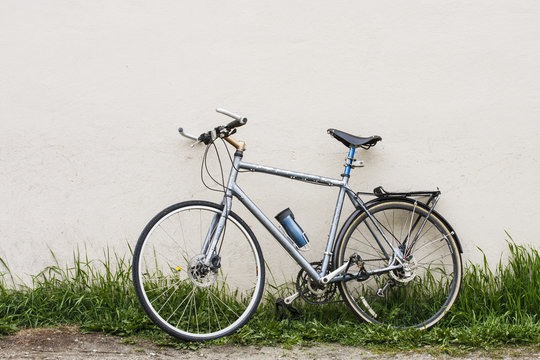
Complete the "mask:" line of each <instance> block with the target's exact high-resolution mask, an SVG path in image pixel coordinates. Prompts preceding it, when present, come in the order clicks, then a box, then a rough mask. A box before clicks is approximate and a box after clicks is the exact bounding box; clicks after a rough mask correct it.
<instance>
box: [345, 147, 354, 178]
mask: <svg viewBox="0 0 540 360" xmlns="http://www.w3.org/2000/svg"><path fill="white" fill-rule="evenodd" d="M354 151H355V148H354V147H352V146H351V147H350V148H349V155H347V160H346V161H345V172H344V173H343V176H347V177H348V176H350V175H351V165H352V162H353V161H354Z"/></svg>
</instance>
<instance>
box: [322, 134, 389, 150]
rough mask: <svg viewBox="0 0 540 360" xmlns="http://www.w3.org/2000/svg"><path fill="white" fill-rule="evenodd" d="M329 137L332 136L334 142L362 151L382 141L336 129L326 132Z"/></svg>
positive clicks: (378, 137)
mask: <svg viewBox="0 0 540 360" xmlns="http://www.w3.org/2000/svg"><path fill="white" fill-rule="evenodd" d="M327 131H328V133H329V134H330V135H332V136H333V137H334V138H335V139H336V140H338V141H339V142H341V143H342V144H343V145H345V146H346V147H353V148H357V147H361V148H362V149H366V150H367V149H369V148H370V147H372V146H375V144H377V143H378V142H379V141H381V140H382V138H381V137H380V136H377V135H375V136H370V137H360V136H354V135H351V134H347V133H346V132H343V131H339V130H336V129H328V130H327Z"/></svg>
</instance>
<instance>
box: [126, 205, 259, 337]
mask: <svg viewBox="0 0 540 360" xmlns="http://www.w3.org/2000/svg"><path fill="white" fill-rule="evenodd" d="M222 208H223V207H222V206H220V205H217V204H214V203H209V202H205V201H187V202H183V203H179V204H176V205H173V206H171V207H169V208H167V209H165V210H163V211H162V212H161V213H159V214H158V215H156V216H155V217H154V218H153V219H152V220H151V221H150V223H149V224H148V225H147V226H146V228H145V229H144V231H143V232H142V234H141V236H140V238H139V241H138V243H137V246H136V248H135V252H134V258H133V283H134V286H135V292H136V293H137V297H138V298H139V301H140V302H141V305H142V306H143V308H144V310H145V311H146V313H147V314H148V316H149V317H150V318H151V319H152V321H154V323H156V324H157V325H158V326H159V327H160V328H161V329H163V330H165V331H166V332H167V333H169V334H170V335H173V336H175V337H178V338H181V339H184V340H188V341H201V340H210V339H215V338H218V337H221V336H226V335H229V334H231V333H233V332H234V331H236V330H237V329H238V328H240V327H241V326H243V325H244V324H245V323H246V322H247V321H248V320H249V318H250V317H251V316H252V315H253V313H254V312H255V310H256V308H257V306H258V305H259V302H260V300H261V297H262V293H263V290H264V260H263V256H262V253H261V249H260V247H259V244H258V242H257V239H256V238H255V235H254V234H253V233H252V231H251V230H250V228H249V227H248V226H247V225H246V224H245V223H244V221H243V220H242V219H240V217H238V215H236V214H234V213H233V212H231V213H230V215H229V217H228V219H227V223H226V224H227V226H226V228H225V229H224V231H223V233H222V235H221V239H220V241H219V243H218V245H217V248H216V254H215V256H214V258H213V259H212V265H211V266H205V265H204V263H203V259H204V257H205V256H204V255H203V254H201V251H202V247H203V242H204V240H205V238H206V236H207V234H208V232H209V229H210V228H211V226H212V224H215V221H214V222H213V220H214V219H217V218H219V216H220V215H221V212H222Z"/></svg>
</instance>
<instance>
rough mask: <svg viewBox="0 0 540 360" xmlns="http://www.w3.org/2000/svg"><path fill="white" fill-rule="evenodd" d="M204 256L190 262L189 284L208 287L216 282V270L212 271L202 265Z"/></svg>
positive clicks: (196, 257)
mask: <svg viewBox="0 0 540 360" xmlns="http://www.w3.org/2000/svg"><path fill="white" fill-rule="evenodd" d="M205 258H206V255H204V254H200V255H197V256H195V257H194V258H193V259H191V260H190V262H189V265H188V270H187V273H188V276H189V279H190V280H191V282H193V283H194V284H195V285H196V286H199V287H208V286H210V285H212V284H213V283H215V282H216V279H217V269H212V268H211V267H210V266H207V265H205V264H204V259H205Z"/></svg>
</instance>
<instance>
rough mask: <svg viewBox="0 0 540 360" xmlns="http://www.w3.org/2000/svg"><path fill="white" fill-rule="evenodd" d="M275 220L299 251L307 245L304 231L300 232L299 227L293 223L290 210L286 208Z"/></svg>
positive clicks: (307, 240) (307, 241)
mask: <svg viewBox="0 0 540 360" xmlns="http://www.w3.org/2000/svg"><path fill="white" fill-rule="evenodd" d="M276 220H277V221H278V222H279V223H280V224H281V226H283V228H284V229H285V232H286V233H287V235H289V237H290V238H291V239H292V241H294V243H295V244H296V246H297V247H298V248H299V249H300V248H303V247H304V246H306V245H307V244H308V243H309V239H308V237H307V236H306V233H305V232H304V230H302V228H301V227H300V225H298V224H297V223H296V221H294V215H293V213H292V211H291V209H289V208H286V209H285V210H283V211H282V212H280V213H279V214H277V215H276Z"/></svg>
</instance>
